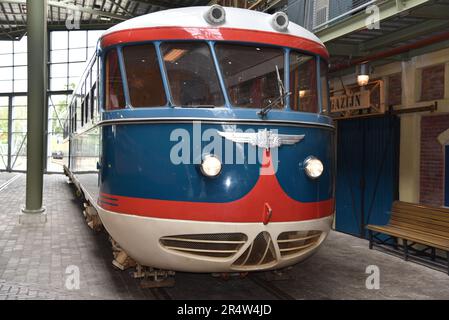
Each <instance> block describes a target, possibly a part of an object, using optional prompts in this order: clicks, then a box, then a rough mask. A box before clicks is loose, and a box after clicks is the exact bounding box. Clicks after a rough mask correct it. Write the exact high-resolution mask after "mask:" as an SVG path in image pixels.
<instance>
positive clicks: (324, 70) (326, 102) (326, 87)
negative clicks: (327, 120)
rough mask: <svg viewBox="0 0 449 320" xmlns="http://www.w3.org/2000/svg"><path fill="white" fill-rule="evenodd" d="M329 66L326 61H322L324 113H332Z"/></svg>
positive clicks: (321, 75)
mask: <svg viewBox="0 0 449 320" xmlns="http://www.w3.org/2000/svg"><path fill="white" fill-rule="evenodd" d="M327 73H328V64H327V62H326V61H325V60H321V61H320V81H321V103H322V107H323V110H322V112H323V113H330V109H329V82H328V81H329V80H328V75H327Z"/></svg>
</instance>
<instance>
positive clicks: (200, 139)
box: [98, 8, 334, 272]
mask: <svg viewBox="0 0 449 320" xmlns="http://www.w3.org/2000/svg"><path fill="white" fill-rule="evenodd" d="M189 10H193V11H191V12H190V13H192V12H195V13H199V12H203V11H204V10H206V9H205V8H191V9H189ZM173 11H174V12H175V13H176V14H175V15H174V16H179V12H181V11H179V10H173ZM168 12H170V11H167V12H166V14H165V18H167V13H168ZM198 15H199V14H198ZM233 15H238V16H239V18H241V16H242V15H243V16H245V17H247V19H253V20H254V19H256V21H257V22H258V23H260V21H261V20H263V19H265V17H266V16H267V15H265V14H260V16H259V15H257V16H256V17H254V15H253V13H250V14H247V12H246V10H238V9H230V8H226V17H227V19H228V18H230V19H231V20H232V16H233ZM151 16H153V14H152V15H151ZM199 16H200V17H201V19H202V17H203V16H202V15H199ZM262 17H263V19H262ZM155 19H156V20H157V17H156V18H155ZM236 19H237V18H236ZM133 20H134V19H133ZM263 21H266V19H265V20H263ZM267 24H268V22H267ZM269 26H270V25H268V27H264V28H265V29H267V28H269ZM288 28H289V29H288V30H289V32H284V33H282V32H280V31H275V30H272V31H266V30H265V31H264V30H251V29H244V28H236V27H235V26H233V28H230V27H228V28H226V27H225V26H223V25H222V26H220V27H216V26H207V25H206V26H190V27H188V28H187V27H171V26H170V27H167V26H162V27H161V26H158V27H157V28H156V27H145V28H143V27H142V28H135V27H134V28H127V27H126V26H125V27H123V28H121V29H117V30H113V32H109V33H107V34H105V35H104V36H103V38H102V52H101V57H102V61H103V64H102V65H103V72H102V84H103V89H102V92H103V99H102V102H101V103H100V104H101V106H102V108H103V109H104V112H103V113H102V121H101V123H100V125H101V128H102V130H101V150H102V154H101V159H100V196H99V199H98V209H99V214H100V217H101V219H102V221H103V224H104V225H105V227H106V229H107V230H108V232H109V233H110V234H111V236H112V237H113V238H114V239H115V240H116V241H117V242H118V243H119V244H120V245H121V246H122V247H123V248H124V249H125V250H126V252H127V253H128V254H129V255H130V256H131V257H133V258H134V259H135V260H136V261H138V262H139V263H141V264H143V265H148V266H152V267H157V268H162V269H169V270H179V271H191V272H229V271H249V270H265V269H275V268H282V267H286V266H289V265H292V264H294V263H297V262H299V261H301V260H303V259H304V258H306V257H308V256H309V255H310V254H312V253H313V252H314V251H315V250H316V249H317V248H318V247H319V246H320V244H321V243H322V242H323V240H324V239H325V237H326V235H327V234H328V232H329V230H330V227H331V224H332V217H333V212H334V194H333V180H334V128H333V126H332V122H331V120H330V118H329V117H327V116H325V115H324V113H325V111H326V109H327V108H328V92H327V80H326V76H327V75H326V70H327V66H326V58H327V53H326V51H325V49H324V47H323V46H322V44H320V43H319V42H318V41H317V39H315V38H313V36H312V35H309V34H308V33H307V32H306V31H304V30H303V29H302V28H301V29H298V28H300V27H299V26H295V25H293V24H290V25H289V27H288ZM259 29H261V28H259ZM297 30H300V31H301V35H298V34H297V33H298V32H299V31H297ZM295 32H296V33H295Z"/></svg>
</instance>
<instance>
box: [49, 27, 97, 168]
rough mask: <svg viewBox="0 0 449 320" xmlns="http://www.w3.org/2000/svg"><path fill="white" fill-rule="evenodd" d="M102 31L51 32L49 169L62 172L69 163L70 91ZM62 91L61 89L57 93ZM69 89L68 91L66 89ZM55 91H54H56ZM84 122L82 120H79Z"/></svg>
mask: <svg viewBox="0 0 449 320" xmlns="http://www.w3.org/2000/svg"><path fill="white" fill-rule="evenodd" d="M103 32H104V31H102V30H89V31H86V30H81V31H78V30H77V31H53V32H51V33H50V53H49V59H50V66H49V78H50V83H49V90H50V94H49V97H48V140H47V146H48V147H47V171H49V172H58V171H62V164H63V163H68V160H67V159H66V158H67V157H68V155H69V150H68V143H63V128H64V122H65V121H66V118H67V115H68V103H69V102H70V94H69V91H68V90H74V89H75V88H76V86H77V85H78V82H79V81H80V77H81V75H82V74H83V72H84V70H85V68H86V67H87V63H88V62H89V61H90V59H91V58H92V56H93V55H94V53H95V48H96V46H97V41H98V39H99V37H100V36H101V34H102V33H103ZM56 91H58V92H56ZM64 91H65V92H64ZM52 93H53V94H52ZM78 120H79V121H81V119H78Z"/></svg>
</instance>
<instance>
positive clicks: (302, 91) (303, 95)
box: [299, 90, 309, 98]
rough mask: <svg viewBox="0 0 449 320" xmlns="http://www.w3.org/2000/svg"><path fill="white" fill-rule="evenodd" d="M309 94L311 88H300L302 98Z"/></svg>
mask: <svg viewBox="0 0 449 320" xmlns="http://www.w3.org/2000/svg"><path fill="white" fill-rule="evenodd" d="M307 94H309V90H299V97H300V98H304V97H305V96H306V95H307Z"/></svg>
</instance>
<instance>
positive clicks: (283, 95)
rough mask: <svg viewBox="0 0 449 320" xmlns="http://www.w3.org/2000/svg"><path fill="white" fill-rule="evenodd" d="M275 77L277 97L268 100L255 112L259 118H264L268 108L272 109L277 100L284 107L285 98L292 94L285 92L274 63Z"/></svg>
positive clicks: (268, 110)
mask: <svg viewBox="0 0 449 320" xmlns="http://www.w3.org/2000/svg"><path fill="white" fill-rule="evenodd" d="M276 78H277V82H278V88H279V97H277V98H276V99H274V100H273V101H270V103H269V104H267V105H266V106H265V107H263V108H262V109H261V110H260V111H259V112H257V115H259V116H260V117H261V118H265V117H266V116H267V114H268V112H270V110H271V109H273V107H274V106H275V104H277V103H278V102H281V107H284V100H285V98H286V97H288V96H289V95H291V94H292V93H291V92H285V87H284V83H283V82H282V80H281V76H280V75H279V68H278V66H277V65H276Z"/></svg>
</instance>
